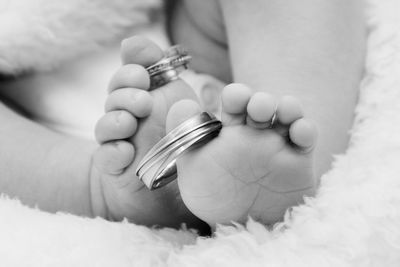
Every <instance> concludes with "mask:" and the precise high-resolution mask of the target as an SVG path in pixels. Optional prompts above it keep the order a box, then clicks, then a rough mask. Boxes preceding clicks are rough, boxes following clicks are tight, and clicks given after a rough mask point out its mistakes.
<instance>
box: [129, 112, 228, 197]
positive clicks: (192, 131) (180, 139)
mask: <svg viewBox="0 0 400 267" xmlns="http://www.w3.org/2000/svg"><path fill="white" fill-rule="evenodd" d="M221 128H222V123H221V122H220V121H219V120H217V119H216V118H215V117H214V116H213V115H212V114H210V113H208V112H203V113H201V114H199V115H196V116H194V117H192V118H190V119H189V120H187V121H185V122H183V123H182V124H181V125H179V126H178V127H176V128H175V129H174V130H172V131H171V132H169V133H168V134H167V135H166V136H165V137H164V138H163V139H161V140H160V141H159V142H158V143H157V144H156V145H154V147H153V148H152V149H150V151H149V152H148V153H147V154H146V155H145V156H144V157H143V159H142V161H141V162H140V163H139V165H138V168H137V170H136V175H137V176H138V177H139V179H140V180H141V181H142V182H143V183H144V184H145V185H146V186H147V188H149V189H150V190H154V189H157V188H160V187H162V186H164V185H166V184H168V183H169V182H171V181H173V180H174V179H176V177H177V169H176V164H175V163H176V159H177V158H178V157H179V156H181V155H182V154H183V153H184V152H186V151H188V150H190V149H193V148H195V147H198V146H199V145H202V144H204V143H206V142H208V141H210V140H211V139H213V138H214V137H215V136H217V135H218V133H219V131H220V130H221Z"/></svg>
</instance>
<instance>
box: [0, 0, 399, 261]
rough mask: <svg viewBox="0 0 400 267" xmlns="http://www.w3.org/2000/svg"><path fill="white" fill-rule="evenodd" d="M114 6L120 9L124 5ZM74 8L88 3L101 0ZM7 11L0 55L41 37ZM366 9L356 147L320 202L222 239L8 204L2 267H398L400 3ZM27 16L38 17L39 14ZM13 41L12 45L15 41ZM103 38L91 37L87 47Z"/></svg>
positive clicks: (10, 61)
mask: <svg viewBox="0 0 400 267" xmlns="http://www.w3.org/2000/svg"><path fill="white" fill-rule="evenodd" d="M3 2H5V3H8V4H9V5H14V4H15V3H23V2H29V3H32V4H30V5H32V6H39V5H40V4H38V2H39V3H40V2H47V3H49V2H52V1H45V0H41V1H32V2H31V1H22V0H13V1H7V0H2V1H0V3H3ZM33 2H35V4H33ZM53 2H58V1H53ZM97 2H106V1H105V0H104V1H103V0H98V1H97ZM115 2H116V3H119V4H121V5H122V4H123V2H127V1H122V0H121V1H115ZM128 2H129V1H128ZM130 2H131V3H137V2H140V1H138V0H137V1H130ZM11 3H13V4H11ZM65 3H67V2H65ZM68 3H69V4H68V6H70V4H71V3H72V4H71V5H73V4H81V3H86V4H88V5H89V4H93V3H95V1H89V0H69V1H68ZM15 5H16V7H18V5H17V4H15ZM19 8H22V6H21V5H20V6H19ZM24 8H25V7H24ZM49 8H50V7H49ZM24 10H25V9H24ZM8 11H10V9H8ZM8 11H5V9H4V8H3V6H2V5H1V4H0V51H1V50H3V49H5V48H7V46H11V45H14V46H17V47H21V48H23V46H24V43H23V42H20V41H21V38H25V37H21V36H20V37H19V38H15V40H14V39H12V38H13V37H12V36H15V34H21V35H24V34H28V36H26V38H36V37H37V36H40V35H37V33H38V32H37V31H35V30H32V31H29V32H27V31H26V28H25V27H26V26H27V25H32V24H31V22H30V21H28V22H26V21H24V19H22V20H21V21H19V20H15V19H14V20H11V18H8V19H7V17H6V16H3V14H2V12H3V13H4V12H6V13H7V12H8ZM25 11H26V10H25ZM367 11H368V12H367V20H368V26H369V39H368V57H367V62H366V75H365V79H364V81H363V83H362V86H361V97H360V101H359V105H358V107H357V110H356V113H357V118H356V121H355V125H354V128H353V131H352V141H351V145H350V147H349V149H348V151H347V152H346V153H345V154H344V155H340V156H338V157H337V158H336V161H335V164H334V167H333V169H332V170H331V171H329V172H328V173H327V174H326V175H324V176H323V177H322V183H321V187H320V189H319V192H318V194H317V196H316V197H315V198H312V199H307V200H306V204H304V205H302V206H299V207H295V208H294V209H293V210H292V211H291V212H290V213H287V216H286V218H285V220H284V222H283V223H280V224H278V225H276V227H275V228H274V229H273V230H267V229H266V228H265V227H264V226H263V225H261V224H259V223H257V222H253V221H251V220H250V221H249V222H248V224H247V226H246V227H241V226H237V227H226V226H224V227H222V226H221V227H219V228H218V229H217V231H216V233H215V237H213V238H199V237H197V236H196V235H195V234H194V233H191V232H190V231H186V230H181V231H175V230H171V229H161V230H154V229H149V228H145V227H141V226H136V225H133V224H129V223H125V222H124V223H112V222H107V221H104V220H102V219H86V218H79V217H76V216H72V215H67V214H48V213H44V212H41V211H38V210H35V209H30V208H27V207H24V206H22V205H21V204H19V202H17V201H15V200H9V199H6V198H3V199H0V265H1V266H209V267H211V266H318V267H322V266H335V267H339V266H394V267H398V266H400V126H399V125H400V2H399V1H398V0H385V1H381V0H370V1H369V2H368V10H367ZM30 12H33V13H35V12H38V15H40V12H41V11H40V10H38V9H31V10H30ZM116 12H121V11H120V10H119V11H116ZM5 15H9V16H13V14H12V13H10V14H5ZM24 16H28V17H29V18H31V14H28V15H27V14H23V15H21V17H24ZM39 18H40V16H39ZM10 21H11V22H10ZM16 21H19V23H20V24H19V25H21V32H18V33H13V34H11V35H10V33H7V32H6V31H7V29H8V28H7V26H5V25H7V23H9V24H8V25H10V23H16ZM23 23H27V24H26V25H25V26H24V25H22V24H23ZM66 23H67V22H66ZM106 26H107V25H106ZM106 26H103V27H106ZM117 28H118V29H120V27H117ZM22 29H24V30H22ZM42 30H43V31H44V33H45V34H49V35H47V37H48V36H52V34H51V31H49V30H48V29H42ZM39 32H40V31H39ZM116 32H118V31H116ZM29 34H31V36H30V37H29ZM35 34H36V35H35ZM10 36H11V37H10ZM5 37H7V38H9V39H8V40H5V39H3V38H5ZM47 37H45V39H46V38H47ZM66 37H68V36H66ZM78 37H80V35H79V33H78V34H77V39H79V38H78ZM10 38H11V40H12V41H14V43H12V42H11V44H10ZM56 39H57V38H56ZM106 39H107V38H105V39H102V40H100V41H99V40H91V43H90V44H89V45H88V46H85V49H87V48H88V47H95V46H96V44H98V43H101V42H103V41H107V40H106ZM111 39H112V38H111V37H110V38H109V39H108V40H111ZM48 40H49V39H46V41H48ZM57 40H58V39H57ZM50 41H51V38H50ZM51 42H54V39H53V41H51ZM63 45H64V43H63ZM69 45H70V46H71V44H69ZM72 45H73V44H72ZM55 47H56V46H55ZM31 48H32V49H33V51H39V52H43V53H44V54H45V55H46V56H47V58H50V57H54V58H57V59H58V60H62V59H64V58H67V56H65V55H63V56H59V55H58V54H57V53H52V52H54V51H55V50H54V51H53V50H43V49H42V48H41V47H31ZM85 49H82V51H78V52H85ZM3 51H4V50H3ZM13 51H15V50H13ZM22 51H26V50H22ZM30 52H32V50H31V51H30ZM78 52H77V50H73V53H75V54H77V53H78ZM46 53H47V54H46ZM0 55H1V56H0V69H1V70H2V71H3V72H7V71H8V72H9V73H14V72H16V71H18V70H21V69H24V68H31V67H35V66H36V63H37V62H36V61H38V57H39V56H38V57H36V56H32V53H27V52H20V53H14V54H13V53H9V54H7V56H6V57H3V55H4V53H0ZM64 56H65V57H64ZM69 56H71V55H68V57H69ZM25 57H27V58H28V59H29V60H25ZM39 58H40V59H42V57H39ZM35 60H36V61H35ZM38 62H42V61H41V60H40V61H38ZM52 62H55V61H53V60H50V59H49V60H48V61H46V62H44V63H43V62H42V63H41V65H40V66H39V67H40V68H47V67H49V66H51V65H52V64H53V63H52ZM36 67H37V66H36Z"/></svg>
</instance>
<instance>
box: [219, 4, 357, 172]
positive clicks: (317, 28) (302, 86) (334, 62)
mask: <svg viewBox="0 0 400 267" xmlns="http://www.w3.org/2000/svg"><path fill="white" fill-rule="evenodd" d="M221 7H222V12H223V13H224V18H225V24H226V25H225V26H226V30H227V35H228V42H229V48H230V57H231V62H232V71H233V76H234V77H233V79H234V81H235V82H242V83H245V84H248V85H250V86H251V87H253V88H256V89H257V90H260V91H266V92H269V93H272V94H273V95H277V96H282V95H292V96H294V97H297V98H298V99H300V101H301V102H302V103H303V105H304V112H305V115H306V116H307V117H309V118H311V119H313V120H314V121H315V122H316V124H317V127H318V130H319V144H318V145H317V147H316V151H315V153H316V159H317V162H316V168H317V170H316V173H317V175H320V174H322V173H323V172H324V171H326V170H327V168H329V165H330V163H331V161H332V154H335V153H341V152H343V151H344V150H345V148H346V146H347V142H348V130H349V128H350V127H351V124H352V121H353V112H354V107H355V103H356V100H357V91H358V85H359V81H360V79H361V75H362V68H363V57H364V52H365V51H364V50H365V42H364V41H365V39H364V38H365V29H364V23H363V15H362V10H363V7H362V1H359V0H355V1H345V0H336V1H316V0H306V1H295V0H292V1H280V0H267V1H265V0H254V1H251V4H250V2H248V1H240V0H222V1H221ZM250 40H252V41H250Z"/></svg>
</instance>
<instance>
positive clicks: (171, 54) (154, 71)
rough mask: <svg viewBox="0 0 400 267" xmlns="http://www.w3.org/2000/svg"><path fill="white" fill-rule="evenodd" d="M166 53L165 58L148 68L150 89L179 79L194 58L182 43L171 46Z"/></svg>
mask: <svg viewBox="0 0 400 267" xmlns="http://www.w3.org/2000/svg"><path fill="white" fill-rule="evenodd" d="M164 54H165V56H164V58H162V59H161V60H159V61H158V62H156V63H155V64H153V65H151V66H149V67H147V68H146V70H147V72H148V73H149V75H150V90H153V89H156V88H158V87H161V86H163V85H165V84H167V83H169V82H171V81H174V80H177V79H178V78H179V74H180V73H181V72H182V71H183V70H185V69H187V64H188V63H189V62H190V60H191V58H192V57H191V56H190V55H189V54H188V53H187V52H186V50H185V49H184V48H183V47H182V46H180V45H175V46H172V47H170V48H169V49H167V50H166V51H165V52H164Z"/></svg>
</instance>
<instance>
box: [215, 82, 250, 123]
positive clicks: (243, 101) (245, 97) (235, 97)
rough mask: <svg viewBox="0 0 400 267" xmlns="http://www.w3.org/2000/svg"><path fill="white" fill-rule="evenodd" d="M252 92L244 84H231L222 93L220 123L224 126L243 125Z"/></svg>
mask: <svg viewBox="0 0 400 267" xmlns="http://www.w3.org/2000/svg"><path fill="white" fill-rule="evenodd" d="M251 95H252V90H251V89H250V88H249V87H247V86H246V85H244V84H239V83H232V84H229V85H227V86H225V88H224V89H223V91H222V95H221V99H222V121H223V123H224V124H225V125H226V124H228V125H233V124H239V123H243V122H244V120H245V118H246V109H247V105H248V103H249V100H250V98H251Z"/></svg>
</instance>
